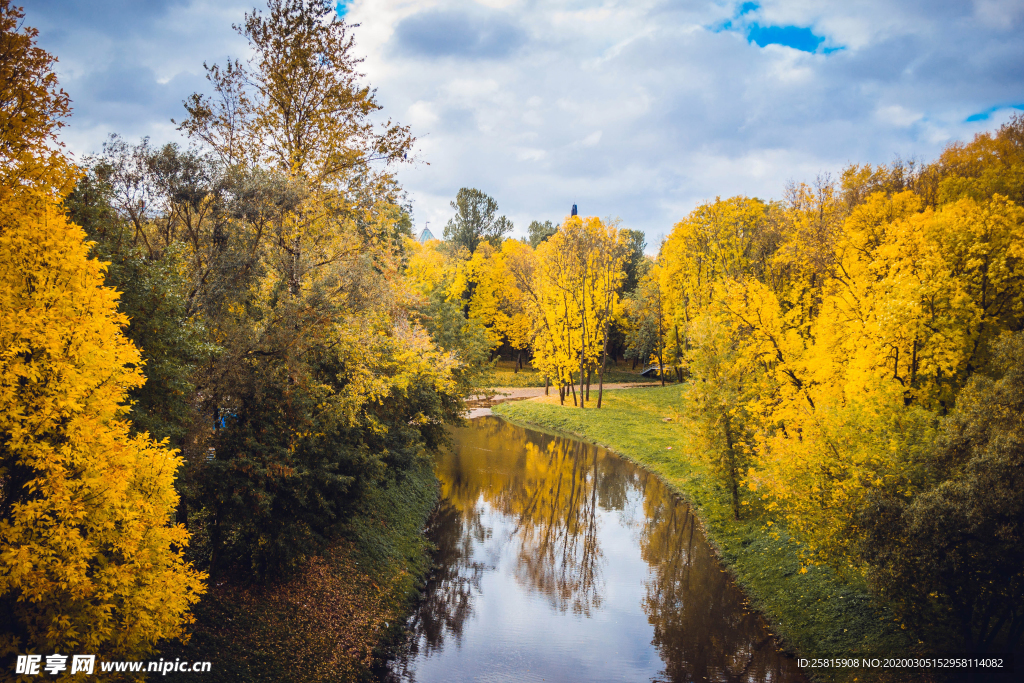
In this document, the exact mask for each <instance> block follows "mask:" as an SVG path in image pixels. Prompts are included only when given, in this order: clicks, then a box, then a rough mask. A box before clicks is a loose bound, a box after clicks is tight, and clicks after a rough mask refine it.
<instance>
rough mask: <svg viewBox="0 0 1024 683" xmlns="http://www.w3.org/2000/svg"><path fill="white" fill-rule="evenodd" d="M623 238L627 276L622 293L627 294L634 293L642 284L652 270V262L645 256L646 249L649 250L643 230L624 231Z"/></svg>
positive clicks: (624, 279) (623, 282) (623, 281)
mask: <svg viewBox="0 0 1024 683" xmlns="http://www.w3.org/2000/svg"><path fill="white" fill-rule="evenodd" d="M623 237H624V238H625V239H624V242H625V250H626V263H625V266H624V267H625V271H626V275H625V277H624V278H623V280H622V291H623V293H625V294H628V293H629V292H632V291H633V290H634V289H636V286H637V285H638V284H640V278H642V277H643V276H644V273H646V272H647V269H648V268H650V261H648V260H647V257H646V256H644V249H646V248H647V235H645V234H644V231H643V230H629V229H624V230H623Z"/></svg>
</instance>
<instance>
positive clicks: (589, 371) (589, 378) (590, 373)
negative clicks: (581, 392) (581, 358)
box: [587, 368, 594, 401]
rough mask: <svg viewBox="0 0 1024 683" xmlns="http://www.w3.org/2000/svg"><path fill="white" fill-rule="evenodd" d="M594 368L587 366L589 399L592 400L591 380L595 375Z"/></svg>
mask: <svg viewBox="0 0 1024 683" xmlns="http://www.w3.org/2000/svg"><path fill="white" fill-rule="evenodd" d="M593 374H594V368H587V400H588V401H589V400H590V380H591V378H592V377H593Z"/></svg>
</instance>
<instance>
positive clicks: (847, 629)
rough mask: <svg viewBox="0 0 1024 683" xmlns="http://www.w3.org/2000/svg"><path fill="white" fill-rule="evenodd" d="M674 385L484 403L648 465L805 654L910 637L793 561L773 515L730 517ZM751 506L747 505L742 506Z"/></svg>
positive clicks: (890, 651)
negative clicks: (587, 400) (691, 441)
mask: <svg viewBox="0 0 1024 683" xmlns="http://www.w3.org/2000/svg"><path fill="white" fill-rule="evenodd" d="M685 409H686V406H685V404H684V399H683V396H682V387H680V386H678V385H677V386H668V387H664V388H661V387H658V388H650V389H628V390H619V391H612V392H609V393H608V394H606V396H605V407H604V408H602V409H601V410H594V409H587V410H580V409H578V408H572V407H561V406H559V405H558V404H557V400H556V401H555V402H554V403H552V402H546V403H545V402H538V401H519V402H514V403H503V404H501V405H499V406H497V407H496V408H494V412H495V413H497V414H499V415H502V416H503V417H505V418H506V419H509V420H510V421H513V422H517V423H520V424H523V425H526V426H531V425H536V426H540V427H544V428H547V429H553V430H557V431H561V432H566V433H569V434H572V435H575V436H578V437H581V438H583V439H586V440H588V441H592V442H595V443H598V444H600V445H603V446H605V447H607V448H610V449H611V450H614V451H616V452H617V453H620V454H622V455H624V456H626V457H627V458H629V459H630V460H633V461H634V462H636V463H638V464H640V465H641V466H643V467H644V468H646V469H648V470H650V471H652V472H654V473H656V474H658V475H659V476H660V477H661V478H662V479H664V481H665V482H666V483H667V484H668V485H669V486H670V487H672V488H673V489H674V490H676V491H677V492H678V493H679V494H680V495H681V496H682V497H683V498H684V499H686V500H687V501H688V502H689V503H690V504H691V505H692V506H693V507H694V508H695V510H696V511H697V513H698V516H699V517H700V518H701V519H702V520H703V522H704V526H705V530H706V532H707V536H708V539H709V540H710V541H711V543H712V544H713V545H714V546H715V548H716V549H717V551H718V553H719V556H720V558H721V559H722V561H723V563H724V564H725V566H726V567H727V568H728V569H729V570H730V571H731V572H732V574H733V575H734V576H735V577H736V579H737V581H738V582H739V583H740V585H741V586H742V587H743V588H744V590H745V591H746V592H747V594H748V595H749V596H750V597H751V601H752V602H753V604H754V605H755V606H756V607H757V608H758V609H759V610H760V611H761V612H762V613H764V614H765V616H766V617H767V618H768V620H769V622H770V623H771V625H772V627H773V629H772V630H773V632H774V633H777V634H779V635H780V636H781V637H782V639H783V642H784V643H785V644H786V645H787V647H790V648H792V649H793V650H794V651H795V652H796V653H798V654H799V656H801V657H805V658H808V659H812V658H825V657H855V656H856V657H863V656H865V655H879V656H885V655H900V654H907V653H909V652H911V651H912V650H913V646H914V643H915V640H914V639H912V638H911V637H910V635H909V634H908V632H907V631H905V630H903V629H901V625H900V624H898V623H896V622H895V621H894V619H893V617H892V615H891V614H890V613H889V612H888V610H886V609H885V607H884V606H883V605H880V604H879V603H878V602H877V601H876V600H875V599H874V598H873V597H872V596H871V595H869V593H868V590H867V586H866V585H865V584H864V582H863V581H862V580H858V579H857V578H853V579H850V578H843V577H840V576H838V575H837V574H836V573H835V572H833V571H832V570H830V569H828V568H823V567H814V566H810V567H807V572H806V573H801V568H802V567H803V566H804V565H802V563H801V561H800V556H799V546H798V544H797V543H795V542H794V541H792V540H791V539H790V537H789V535H788V534H787V533H786V530H785V528H784V527H783V525H782V524H781V523H780V522H779V520H772V519H769V518H765V517H763V516H762V517H759V518H758V519H756V520H752V519H741V520H739V521H736V520H734V519H733V518H732V512H731V507H730V498H729V494H728V492H727V491H726V490H725V489H724V488H723V487H720V486H718V485H716V484H715V483H714V481H713V480H712V478H711V477H710V476H708V474H707V472H706V470H705V468H704V466H703V465H702V464H701V463H700V462H699V461H698V460H697V459H695V458H694V457H693V456H692V451H691V450H690V449H689V448H688V446H687V438H686V431H685V428H684V427H683V426H682V425H681V424H680V422H679V419H678V418H679V416H680V415H681V414H683V413H684V412H685ZM751 516H753V515H751ZM814 674H815V677H816V678H818V679H820V680H823V681H854V680H859V681H865V680H906V679H907V672H905V671H904V672H899V675H898V676H895V677H894V678H887V677H886V675H885V674H884V673H881V672H878V671H865V670H864V669H817V670H815V671H814Z"/></svg>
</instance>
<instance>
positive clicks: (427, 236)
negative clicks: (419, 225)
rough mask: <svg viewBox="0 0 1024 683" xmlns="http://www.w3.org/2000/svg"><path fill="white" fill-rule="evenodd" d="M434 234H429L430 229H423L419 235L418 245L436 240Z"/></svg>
mask: <svg viewBox="0 0 1024 683" xmlns="http://www.w3.org/2000/svg"><path fill="white" fill-rule="evenodd" d="M436 239H437V238H436V237H434V233H432V232H430V228H423V232H421V233H420V244H423V243H424V242H426V241H427V240H436Z"/></svg>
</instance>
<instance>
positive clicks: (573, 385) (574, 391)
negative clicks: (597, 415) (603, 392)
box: [569, 372, 583, 406]
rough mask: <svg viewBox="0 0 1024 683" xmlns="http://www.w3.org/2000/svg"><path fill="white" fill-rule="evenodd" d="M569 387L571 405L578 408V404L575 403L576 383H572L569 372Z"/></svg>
mask: <svg viewBox="0 0 1024 683" xmlns="http://www.w3.org/2000/svg"><path fill="white" fill-rule="evenodd" d="M569 386H571V387H572V404H573V405H574V406H579V405H580V404H579V403H577V402H576V382H574V381H572V373H571V372H570V373H569ZM580 398H581V399H582V398H583V397H582V396H580ZM581 402H582V401H581Z"/></svg>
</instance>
